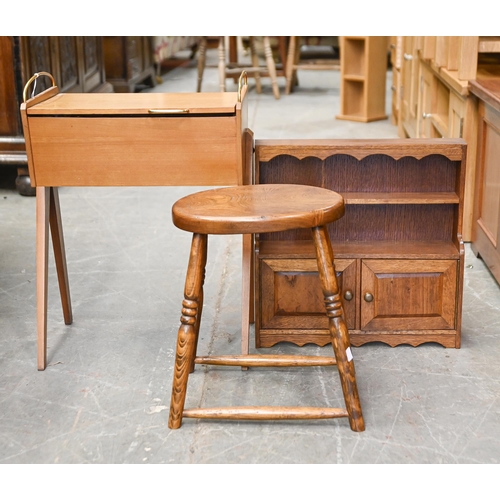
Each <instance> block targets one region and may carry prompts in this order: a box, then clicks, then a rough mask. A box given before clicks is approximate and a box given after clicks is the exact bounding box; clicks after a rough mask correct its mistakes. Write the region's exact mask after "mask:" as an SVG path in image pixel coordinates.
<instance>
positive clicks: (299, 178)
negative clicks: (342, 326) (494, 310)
mask: <svg viewBox="0 0 500 500" xmlns="http://www.w3.org/2000/svg"><path fill="white" fill-rule="evenodd" d="M467 151H468V146H467V145H466V143H465V142H464V141H463V140H448V139H446V140H443V139H440V140H438V141H437V140H421V139H419V140H410V139H405V140H367V141H341V140H336V141H329V140H323V141H321V140H318V141H307V140H304V141H293V140H292V141H280V140H277V141H271V140H269V141H256V153H255V154H256V182H257V183H261V184H267V183H270V184H271V183H272V184H279V183H289V182H293V183H295V182H296V183H300V184H305V185H308V186H321V187H325V188H328V189H333V190H335V191H337V192H338V193H339V194H341V195H342V197H343V198H344V202H345V214H344V216H343V217H342V218H340V219H338V220H336V221H334V222H332V223H330V224H328V225H327V228H328V232H329V235H330V239H331V244H332V246H333V248H334V249H335V254H336V258H337V261H338V262H342V261H343V260H344V259H353V260H354V261H355V262H356V267H357V269H359V271H358V272H357V277H356V282H355V284H354V285H351V284H350V285H346V282H345V281H344V278H345V277H347V275H346V276H342V278H341V279H340V278H339V283H340V285H341V286H342V288H343V291H345V288H344V287H345V286H348V287H349V292H351V293H353V295H354V297H353V299H352V300H351V302H346V301H345V300H344V302H343V304H344V307H346V308H347V311H346V320H347V322H348V326H349V329H350V332H351V334H352V339H353V342H356V344H355V345H360V343H365V342H370V341H382V342H387V343H389V345H393V346H394V345H397V344H398V340H397V339H398V338H399V339H400V343H409V344H410V345H419V344H421V343H424V342H436V341H439V340H436V339H439V338H440V337H441V340H442V342H441V343H442V344H443V345H446V346H447V347H450V346H451V347H459V346H460V327H461V318H460V315H461V311H462V304H461V302H462V296H463V291H462V290H463V267H464V254H463V239H462V228H463V214H464V212H463V203H464V185H465V172H466V168H465V165H466V154H467ZM490 217H491V216H490ZM312 258H314V251H313V247H312V244H311V237H310V234H309V232H308V230H306V229H303V228H301V229H294V230H288V231H279V232H274V233H259V234H257V235H256V259H257V267H258V275H257V279H258V287H257V290H258V295H257V318H258V321H257V323H256V345H257V346H259V347H269V346H271V345H274V344H275V343H276V341H275V340H273V336H274V337H275V338H276V339H279V341H280V342H281V341H288V342H292V343H294V344H297V345H305V344H307V343H317V344H318V345H326V344H327V343H328V331H327V328H326V325H325V323H323V322H322V318H320V316H319V315H317V314H316V313H317V311H318V299H317V297H318V295H319V293H320V287H319V286H318V283H317V282H315V281H314V280H313V279H312V278H311V272H310V270H307V269H306V268H305V267H304V266H303V265H302V264H300V262H307V261H308V260H309V261H310V259H312ZM376 260H380V261H381V262H385V263H386V264H387V269H386V271H384V272H381V273H380V274H379V273H378V271H377V272H374V273H373V272H372V273H370V272H368V269H370V266H371V263H372V262H374V261H376ZM391 262H392V263H394V264H396V263H398V262H399V263H403V264H404V265H402V266H400V265H399V264H398V265H396V266H395V267H394V268H391ZM405 266H407V267H406V269H404V267H405ZM361 269H364V273H362V272H361ZM418 269H420V272H419V270H418ZM342 274H344V273H342ZM382 276H383V277H382ZM379 278H380V279H379ZM389 283H390V285H389ZM368 288H371V289H372V290H371V293H372V294H374V296H375V300H374V301H373V302H372V303H368V302H366V301H365V300H364V298H363V296H364V294H365V293H367V292H368V291H369V290H368ZM375 289H376V290H377V292H376V293H375V292H374V290H375ZM299 295H300V297H301V299H300V300H298V296H299ZM314 297H316V298H314ZM401 297H406V299H405V300H402V299H401ZM379 300H380V301H381V302H378V301H379ZM298 304H299V305H298ZM380 308H381V309H380ZM391 308H392V309H391ZM349 309H350V310H349ZM353 309H354V310H353ZM379 309H380V311H379ZM353 318H355V321H356V322H355V323H354V324H353ZM447 329H449V331H447ZM408 332H411V333H408ZM388 335H389V336H388ZM450 335H454V340H453V339H452V337H451V336H450ZM360 339H362V340H360Z"/></svg>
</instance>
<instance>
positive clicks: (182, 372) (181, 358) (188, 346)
mask: <svg viewBox="0 0 500 500" xmlns="http://www.w3.org/2000/svg"><path fill="white" fill-rule="evenodd" d="M207 240H208V238H207V235H206V234H193V241H192V244H191V253H190V256H189V264H188V269H187V274H186V284H185V287H184V300H183V301H182V315H181V326H180V327H179V332H178V335H177V350H176V354H175V367H174V380H173V384H172V398H171V402H170V416H169V419H168V426H169V427H170V429H178V428H179V427H180V426H181V423H182V412H183V411H184V403H185V401H186V390H187V383H188V378H189V373H190V372H191V371H192V370H193V366H194V359H195V356H196V347H197V342H198V332H199V327H200V321H201V310H202V300H203V291H202V287H203V280H204V275H205V264H206V261H207Z"/></svg>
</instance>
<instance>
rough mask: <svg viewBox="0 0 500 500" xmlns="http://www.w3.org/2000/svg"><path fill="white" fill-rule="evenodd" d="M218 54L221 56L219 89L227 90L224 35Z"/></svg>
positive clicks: (220, 40)
mask: <svg viewBox="0 0 500 500" xmlns="http://www.w3.org/2000/svg"><path fill="white" fill-rule="evenodd" d="M217 54H218V56H219V65H218V67H219V90H220V91H221V92H225V91H226V45H225V41H224V37H223V36H221V37H220V38H219V46H218V51H217Z"/></svg>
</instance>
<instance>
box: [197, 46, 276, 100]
mask: <svg viewBox="0 0 500 500" xmlns="http://www.w3.org/2000/svg"><path fill="white" fill-rule="evenodd" d="M255 38H256V37H254V36H251V37H249V45H250V54H251V62H252V64H251V66H248V65H245V64H241V63H238V62H233V61H227V56H226V42H225V37H223V36H221V37H219V45H218V54H219V62H218V69H219V88H220V91H221V92H225V91H226V79H227V78H236V77H238V76H239V75H240V74H241V72H242V71H245V72H246V73H247V75H248V76H249V77H253V78H255V86H256V90H257V93H258V94H260V93H261V92H262V84H261V81H260V79H261V77H265V76H269V77H270V78H271V85H272V89H273V94H274V97H275V98H276V99H279V98H280V90H279V86H278V81H277V77H278V72H277V69H276V63H275V62H274V58H273V52H272V49H271V42H270V40H269V37H268V36H264V37H262V39H263V44H264V55H265V59H266V68H267V71H266V68H264V67H262V66H261V65H260V64H259V56H258V54H257V49H256V45H255V42H256V40H255ZM206 49H207V37H206V36H204V37H202V38H201V41H200V44H199V48H198V83H197V87H196V91H197V92H201V84H202V81H203V73H204V71H205V65H206Z"/></svg>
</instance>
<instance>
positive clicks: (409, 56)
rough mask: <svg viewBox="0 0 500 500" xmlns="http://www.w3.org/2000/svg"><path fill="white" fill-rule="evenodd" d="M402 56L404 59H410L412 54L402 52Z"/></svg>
mask: <svg viewBox="0 0 500 500" xmlns="http://www.w3.org/2000/svg"><path fill="white" fill-rule="evenodd" d="M403 57H404V59H405V61H411V60H412V59H413V56H412V55H411V54H403Z"/></svg>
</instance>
